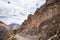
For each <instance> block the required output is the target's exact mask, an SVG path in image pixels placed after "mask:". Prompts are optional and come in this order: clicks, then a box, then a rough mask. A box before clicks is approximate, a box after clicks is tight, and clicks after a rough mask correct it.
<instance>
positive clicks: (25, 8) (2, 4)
mask: <svg viewBox="0 0 60 40" xmlns="http://www.w3.org/2000/svg"><path fill="white" fill-rule="evenodd" d="M45 2H46V0H0V21H2V22H4V23H6V24H7V25H9V24H11V23H17V24H22V22H24V20H25V19H27V16H28V15H29V14H32V15H33V14H34V12H35V11H36V9H37V8H40V7H41V5H43V4H44V3H45Z"/></svg>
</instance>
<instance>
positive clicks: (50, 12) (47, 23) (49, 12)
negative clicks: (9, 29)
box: [17, 0, 60, 40]
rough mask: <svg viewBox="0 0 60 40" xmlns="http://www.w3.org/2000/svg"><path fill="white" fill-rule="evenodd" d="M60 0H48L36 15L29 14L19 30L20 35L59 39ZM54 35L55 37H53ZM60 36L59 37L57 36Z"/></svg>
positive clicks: (40, 38) (33, 38) (43, 39)
mask: <svg viewBox="0 0 60 40" xmlns="http://www.w3.org/2000/svg"><path fill="white" fill-rule="evenodd" d="M59 10H60V0H46V3H45V4H44V5H43V6H41V7H40V8H38V9H37V10H36V12H35V14H34V15H31V14H30V15H29V16H28V19H27V20H25V21H24V22H23V23H22V25H21V26H20V28H19V29H18V30H17V32H18V33H20V34H19V35H20V36H23V37H26V38H31V39H32V40H38V39H39V40H49V39H51V40H54V39H55V36H54V35H57V36H56V39H55V40H57V39H58V40H59V37H60V36H59V33H60V31H59V30H60V11H59ZM53 36H54V37H53ZM57 37H58V38H57Z"/></svg>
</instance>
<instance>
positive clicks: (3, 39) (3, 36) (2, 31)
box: [0, 21, 12, 40]
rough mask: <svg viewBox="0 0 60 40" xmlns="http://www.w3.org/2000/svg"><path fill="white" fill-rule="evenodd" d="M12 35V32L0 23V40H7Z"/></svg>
mask: <svg viewBox="0 0 60 40" xmlns="http://www.w3.org/2000/svg"><path fill="white" fill-rule="evenodd" d="M11 34H12V30H11V29H10V28H9V26H7V25H6V24H4V23H3V22H1V21H0V40H7V39H8V37H9V36H10V35H11Z"/></svg>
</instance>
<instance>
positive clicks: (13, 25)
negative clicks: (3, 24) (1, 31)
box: [9, 23, 19, 29]
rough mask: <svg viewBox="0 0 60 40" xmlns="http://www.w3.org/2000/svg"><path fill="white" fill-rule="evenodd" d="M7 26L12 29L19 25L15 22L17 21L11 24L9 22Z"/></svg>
mask: <svg viewBox="0 0 60 40" xmlns="http://www.w3.org/2000/svg"><path fill="white" fill-rule="evenodd" d="M9 26H10V28H12V29H17V28H18V27H19V24H17V23H11V24H9Z"/></svg>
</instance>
